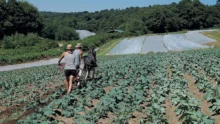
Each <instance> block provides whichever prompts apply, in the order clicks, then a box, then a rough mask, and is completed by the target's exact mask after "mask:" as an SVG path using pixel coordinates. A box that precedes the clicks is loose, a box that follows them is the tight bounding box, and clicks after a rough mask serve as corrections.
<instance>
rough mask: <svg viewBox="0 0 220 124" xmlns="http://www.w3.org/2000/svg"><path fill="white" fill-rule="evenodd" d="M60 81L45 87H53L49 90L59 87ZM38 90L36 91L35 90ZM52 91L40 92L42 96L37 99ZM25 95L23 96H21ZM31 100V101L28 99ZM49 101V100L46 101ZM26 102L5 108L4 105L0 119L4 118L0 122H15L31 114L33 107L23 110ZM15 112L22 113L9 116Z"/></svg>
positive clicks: (4, 123) (7, 123)
mask: <svg viewBox="0 0 220 124" xmlns="http://www.w3.org/2000/svg"><path fill="white" fill-rule="evenodd" d="M60 86H61V85H60V83H55V84H53V86H52V85H48V86H47V87H46V88H48V87H49V88H50V89H51V87H52V88H53V89H51V90H54V91H55V90H56V88H60ZM36 92H38V91H36ZM52 93H53V92H52V91H48V92H46V93H44V94H42V96H41V97H40V98H38V99H46V98H48V95H51V94H52ZM23 97H25V96H23ZM29 102H31V101H29ZM48 103H49V102H48ZM27 104H28V103H24V104H21V105H20V104H17V105H13V106H9V107H7V108H5V107H4V111H2V112H0V120H1V119H4V120H3V122H2V124H15V123H16V122H17V121H18V120H21V119H25V118H26V117H27V116H28V115H31V114H32V113H33V112H34V109H30V110H28V111H26V112H23V108H24V107H25V106H26V105H27ZM15 113H22V114H20V115H19V116H18V117H15V118H11V116H12V115H13V114H15Z"/></svg>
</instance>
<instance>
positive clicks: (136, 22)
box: [41, 0, 220, 35]
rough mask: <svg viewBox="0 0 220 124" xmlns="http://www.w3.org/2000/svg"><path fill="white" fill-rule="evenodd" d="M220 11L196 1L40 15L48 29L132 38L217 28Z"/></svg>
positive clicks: (44, 13) (43, 13) (215, 7)
mask: <svg viewBox="0 0 220 124" xmlns="http://www.w3.org/2000/svg"><path fill="white" fill-rule="evenodd" d="M219 10H220V7H219V6H215V5H213V6H209V5H205V4H203V3H201V2H200V1H199V0H182V1H180V2H179V3H171V4H169V5H154V6H148V7H142V8H139V7H130V8H126V9H123V10H119V9H111V10H102V11H99V12H98V11H97V12H92V13H91V12H87V11H85V12H76V13H53V12H41V15H42V16H43V19H44V21H45V22H46V23H47V25H46V26H47V27H53V25H56V24H63V25H66V26H69V27H73V28H75V29H87V30H90V31H93V32H107V31H108V30H110V29H123V30H125V31H126V32H127V33H131V34H137V35H140V34H146V33H149V32H154V33H162V32H171V31H180V30H183V29H189V30H194V29H203V28H210V27H213V26H216V25H219V24H220V11H219Z"/></svg>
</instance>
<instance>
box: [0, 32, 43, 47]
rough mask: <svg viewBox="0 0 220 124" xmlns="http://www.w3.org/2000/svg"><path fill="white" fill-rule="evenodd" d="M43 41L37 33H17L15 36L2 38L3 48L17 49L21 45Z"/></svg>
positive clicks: (25, 45)
mask: <svg viewBox="0 0 220 124" xmlns="http://www.w3.org/2000/svg"><path fill="white" fill-rule="evenodd" d="M40 41H41V39H40V38H39V37H38V36H37V35H36V34H32V33H30V34H28V35H27V36H25V35H23V34H15V35H13V36H5V37H4V39H3V40H2V44H1V48H3V49H16V48H21V47H30V46H35V45H36V44H38V43H39V42H40Z"/></svg>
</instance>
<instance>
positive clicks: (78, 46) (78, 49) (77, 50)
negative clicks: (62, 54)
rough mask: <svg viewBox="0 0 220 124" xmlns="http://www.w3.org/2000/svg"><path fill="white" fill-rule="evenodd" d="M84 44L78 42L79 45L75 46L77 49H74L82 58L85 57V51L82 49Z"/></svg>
mask: <svg viewBox="0 0 220 124" xmlns="http://www.w3.org/2000/svg"><path fill="white" fill-rule="evenodd" d="M82 47H83V46H82V45H81V43H77V45H76V46H75V50H74V54H76V55H77V57H80V60H81V59H82V57H83V51H82Z"/></svg>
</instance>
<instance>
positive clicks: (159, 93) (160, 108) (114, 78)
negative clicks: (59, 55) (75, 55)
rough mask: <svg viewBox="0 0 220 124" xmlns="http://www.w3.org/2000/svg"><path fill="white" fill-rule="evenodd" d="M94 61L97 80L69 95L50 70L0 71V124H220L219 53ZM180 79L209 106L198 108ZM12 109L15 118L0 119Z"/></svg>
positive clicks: (58, 76)
mask: <svg viewBox="0 0 220 124" xmlns="http://www.w3.org/2000/svg"><path fill="white" fill-rule="evenodd" d="M98 62H99V68H97V79H96V80H95V81H89V82H88V84H87V86H86V87H83V88H80V89H76V90H74V91H73V92H71V93H70V95H69V96H67V95H65V86H64V83H63V79H64V76H63V74H62V72H60V71H59V69H58V68H57V66H56V65H49V66H42V67H34V68H29V69H21V70H15V71H8V72H0V91H1V92H0V98H1V99H0V107H1V106H6V107H7V109H6V110H2V111H0V123H1V122H2V123H9V122H11V121H12V120H14V121H16V122H17V123H20V124H23V123H34V124H35V123H36V124H37V123H45V124H47V123H59V122H65V123H76V124H81V123H86V124H94V123H116V124H126V123H141V124H144V123H152V124H153V123H155V124H156V123H161V124H165V123H171V121H172V119H173V118H177V119H176V120H177V121H178V122H176V123H185V124H191V123H192V124H194V123H198V124H213V123H216V124H217V123H220V120H219V119H220V116H219V114H220V87H219V84H220V78H219V77H220V73H219V72H220V63H219V62H220V49H207V50H198V51H185V52H175V53H157V54H148V55H124V56H108V57H100V58H99V59H98ZM186 74H187V75H192V76H193V79H194V80H195V82H194V83H195V84H194V85H195V86H196V88H198V89H199V91H200V93H201V94H203V95H204V98H203V99H202V100H205V101H207V102H208V103H209V104H210V106H208V107H207V108H202V104H203V103H202V102H201V99H198V98H196V97H195V95H194V94H193V92H192V91H191V90H190V89H189V88H188V86H189V81H188V80H187V79H185V78H184V75H186ZM211 80H214V83H213V82H211ZM167 102H170V103H172V105H171V106H172V107H173V108H175V110H174V111H172V113H174V116H170V115H171V114H170V113H168V112H167V110H168V109H170V108H169V107H168V106H166V104H167ZM18 105H19V107H20V108H21V109H19V112H17V113H19V115H18V116H17V117H16V118H15V117H12V115H13V113H11V115H10V114H9V115H8V116H7V117H5V116H3V113H5V111H9V110H10V109H11V108H14V106H18ZM203 109H208V111H209V112H210V114H207V113H205V112H204V111H203ZM27 112H29V113H28V114H27ZM24 114H26V115H27V116H23V115H24ZM168 117H169V118H168Z"/></svg>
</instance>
